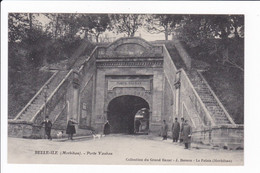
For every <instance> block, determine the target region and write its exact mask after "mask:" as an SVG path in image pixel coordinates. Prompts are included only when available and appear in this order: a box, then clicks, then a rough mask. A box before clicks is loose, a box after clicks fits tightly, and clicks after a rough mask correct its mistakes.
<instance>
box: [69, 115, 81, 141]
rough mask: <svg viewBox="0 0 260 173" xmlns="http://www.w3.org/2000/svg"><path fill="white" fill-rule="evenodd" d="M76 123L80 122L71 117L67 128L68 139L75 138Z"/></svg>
mask: <svg viewBox="0 0 260 173" xmlns="http://www.w3.org/2000/svg"><path fill="white" fill-rule="evenodd" d="M75 124H78V123H77V122H76V121H75V120H74V119H73V118H70V119H69V121H68V125H67V128H66V134H68V139H70V140H73V134H75V133H76V128H75Z"/></svg>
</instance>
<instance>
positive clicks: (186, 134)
mask: <svg viewBox="0 0 260 173" xmlns="http://www.w3.org/2000/svg"><path fill="white" fill-rule="evenodd" d="M191 134H192V129H191V126H190V125H189V124H188V120H185V123H184V125H183V143H184V146H185V149H188V148H190V144H191Z"/></svg>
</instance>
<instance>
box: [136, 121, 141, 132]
mask: <svg viewBox="0 0 260 173" xmlns="http://www.w3.org/2000/svg"><path fill="white" fill-rule="evenodd" d="M140 125H141V122H140V120H135V133H138V132H139V128H140Z"/></svg>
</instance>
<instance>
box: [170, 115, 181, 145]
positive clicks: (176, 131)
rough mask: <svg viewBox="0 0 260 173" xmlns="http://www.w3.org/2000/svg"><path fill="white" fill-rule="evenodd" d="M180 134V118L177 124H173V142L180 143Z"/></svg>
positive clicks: (176, 119)
mask: <svg viewBox="0 0 260 173" xmlns="http://www.w3.org/2000/svg"><path fill="white" fill-rule="evenodd" d="M179 133H180V123H179V122H178V118H175V122H174V123H173V124H172V142H178V138H179Z"/></svg>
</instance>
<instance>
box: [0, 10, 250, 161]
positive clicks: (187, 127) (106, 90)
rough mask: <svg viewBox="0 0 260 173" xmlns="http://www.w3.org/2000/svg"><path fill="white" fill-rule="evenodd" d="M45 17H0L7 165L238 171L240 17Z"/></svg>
mask: <svg viewBox="0 0 260 173" xmlns="http://www.w3.org/2000/svg"><path fill="white" fill-rule="evenodd" d="M50 11H51V12H45V11H35V10H34V11H26V10H25V11H21V10H18V11H9V12H8V13H7V15H6V17H7V19H6V20H7V21H8V24H7V26H3V27H5V28H6V30H7V33H8V35H7V40H6V43H5V44H6V45H7V48H8V51H7V61H8V66H7V67H6V68H7V74H6V75H7V78H8V79H7V81H6V82H8V83H7V89H8V91H6V95H7V104H6V106H7V113H6V115H3V116H6V119H7V121H6V122H2V123H5V124H6V128H7V134H6V136H7V139H6V140H7V141H6V143H7V150H6V154H7V164H9V165H10V164H19V165H23V164H40V165H45V164H52V165H54V164H55V165H60V164H72V165H74V164H77V165H157V166H158V165H165V166H244V164H245V162H244V160H245V159H244V154H245V153H244V149H245V147H244V143H245V141H244V136H245V134H244V128H245V127H246V126H244V123H245V120H244V119H245V115H244V114H245V110H244V109H245V106H244V105H245V103H244V101H245V39H247V35H246V34H245V30H246V29H247V28H246V25H245V23H246V20H247V18H246V15H245V14H244V13H239V12H233V13H224V12H221V13H219V12H215V13H214V11H212V13H192V12H190V13H188V12H185V13H181V12H178V13H177V12H174V11H172V12H171V13H169V12H165V13H164V12H153V11H152V12H146V13H143V12H113V11H111V12H107V11H104V12H100V11H97V12H92V11H91V12H81V11H79V12H78V11H77V12H76V11H75V12H71V11H70V12H60V11H57V12H53V11H52V10H50ZM1 61H2V58H1ZM1 64H2V63H1ZM1 83H2V82H1ZM1 97H2V96H1ZM2 106H3V104H2Z"/></svg>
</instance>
